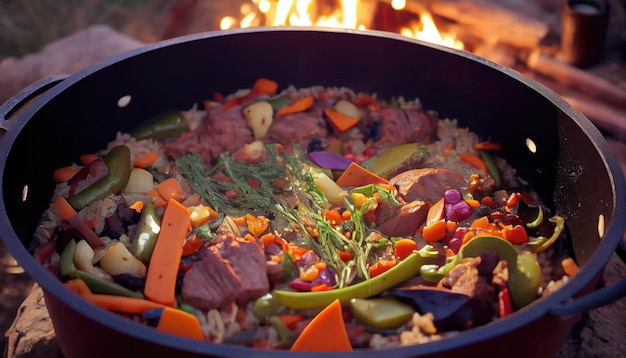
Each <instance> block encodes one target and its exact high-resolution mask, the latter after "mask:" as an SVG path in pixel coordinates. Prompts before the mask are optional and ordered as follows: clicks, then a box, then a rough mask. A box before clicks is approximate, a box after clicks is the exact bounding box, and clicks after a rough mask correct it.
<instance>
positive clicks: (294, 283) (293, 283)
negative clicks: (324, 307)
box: [289, 278, 313, 292]
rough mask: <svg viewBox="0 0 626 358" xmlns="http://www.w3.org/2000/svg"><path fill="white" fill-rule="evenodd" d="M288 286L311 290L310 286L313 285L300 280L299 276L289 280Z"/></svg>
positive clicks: (300, 289) (305, 290)
mask: <svg viewBox="0 0 626 358" xmlns="http://www.w3.org/2000/svg"><path fill="white" fill-rule="evenodd" d="M289 287H290V288H292V289H294V290H296V291H300V292H308V291H311V287H313V284H312V283H310V282H306V281H302V280H301V279H299V278H296V279H293V280H291V282H289Z"/></svg>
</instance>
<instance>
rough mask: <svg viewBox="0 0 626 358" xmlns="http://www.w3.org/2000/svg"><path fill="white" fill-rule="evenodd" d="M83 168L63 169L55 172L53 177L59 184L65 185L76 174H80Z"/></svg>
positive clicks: (71, 167)
mask: <svg viewBox="0 0 626 358" xmlns="http://www.w3.org/2000/svg"><path fill="white" fill-rule="evenodd" d="M81 169H82V167H76V166H70V167H62V168H59V169H57V170H55V171H54V173H52V176H53V178H54V180H55V181H56V182H57V183H65V182H67V181H69V180H70V179H72V177H73V176H74V174H76V173H78V172H79V171H80V170H81Z"/></svg>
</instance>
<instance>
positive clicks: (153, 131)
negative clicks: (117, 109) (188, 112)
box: [132, 111, 189, 141]
mask: <svg viewBox="0 0 626 358" xmlns="http://www.w3.org/2000/svg"><path fill="white" fill-rule="evenodd" d="M188 130H189V126H188V125H187V121H186V120H185V117H184V116H183V114H182V113H181V112H179V111H169V112H167V113H165V114H162V115H160V116H158V117H156V118H154V119H152V120H150V121H148V122H146V123H145V124H144V125H143V126H141V127H139V128H137V129H135V131H133V133H132V136H133V137H135V138H136V139H137V140H142V139H153V140H156V141H163V140H165V139H167V138H170V137H175V136H178V135H180V134H182V133H183V132H186V131H188Z"/></svg>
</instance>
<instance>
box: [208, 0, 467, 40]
mask: <svg viewBox="0 0 626 358" xmlns="http://www.w3.org/2000/svg"><path fill="white" fill-rule="evenodd" d="M376 1H377V0H376ZM368 2H369V3H371V2H372V0H337V1H336V4H337V5H338V6H335V7H334V8H332V7H331V9H330V11H329V9H328V6H325V5H327V4H321V2H320V1H316V0H251V2H250V3H246V4H243V5H242V6H241V8H240V16H239V18H238V19H237V18H236V17H234V16H224V17H223V18H222V19H221V21H220V29H222V30H227V29H231V28H236V27H240V28H247V27H252V26H305V27H307V26H322V27H334V28H348V29H360V30H363V29H366V28H367V26H366V24H364V23H362V22H361V21H360V19H361V18H362V16H360V15H361V13H360V9H362V8H366V7H367V4H366V3H368ZM390 5H391V7H392V8H393V9H394V10H396V11H401V10H403V9H404V8H405V6H406V0H392V1H391V2H390ZM361 12H362V11H361ZM419 18H420V21H419V22H413V23H411V24H409V25H407V26H404V27H402V28H401V29H400V30H399V33H400V34H402V35H404V36H407V37H412V38H415V39H418V40H422V41H427V42H431V43H435V44H439V45H443V46H448V47H452V48H457V49H461V50H462V49H463V48H464V46H463V42H461V41H459V40H458V39H456V37H455V36H454V35H453V34H445V33H443V34H442V33H441V32H440V31H439V29H438V28H437V26H436V24H435V21H434V20H433V18H432V16H431V15H430V14H429V13H428V12H422V13H420V16H419Z"/></svg>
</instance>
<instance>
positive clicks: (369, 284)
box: [274, 253, 423, 309]
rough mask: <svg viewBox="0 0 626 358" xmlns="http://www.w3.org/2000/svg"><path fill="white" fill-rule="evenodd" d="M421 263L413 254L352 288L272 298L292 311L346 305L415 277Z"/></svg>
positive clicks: (280, 293) (287, 293) (284, 293)
mask: <svg viewBox="0 0 626 358" xmlns="http://www.w3.org/2000/svg"><path fill="white" fill-rule="evenodd" d="M422 261H423V258H422V256H420V254H419V253H413V254H411V255H409V257H407V258H406V259H404V260H403V261H401V262H399V263H398V264H397V265H395V266H394V267H392V268H391V269H389V270H387V271H386V272H385V273H383V274H381V275H379V276H377V277H374V278H371V279H369V280H366V281H363V282H360V283H357V284H355V285H352V286H348V287H344V288H339V289H334V290H330V291H323V292H293V291H284V290H275V291H274V296H275V297H276V299H277V300H278V301H279V302H280V303H281V304H282V305H283V306H285V307H288V308H292V309H312V308H320V307H325V306H326V305H328V304H330V303H332V302H333V301H334V300H339V301H341V303H342V304H348V303H349V302H350V299H352V298H367V297H372V296H375V295H377V294H379V293H381V292H383V291H385V290H387V289H389V288H391V287H393V286H395V285H397V284H400V283H402V282H404V281H406V280H408V279H409V278H411V277H413V276H415V275H417V274H418V273H419V269H420V266H421V263H422Z"/></svg>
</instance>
